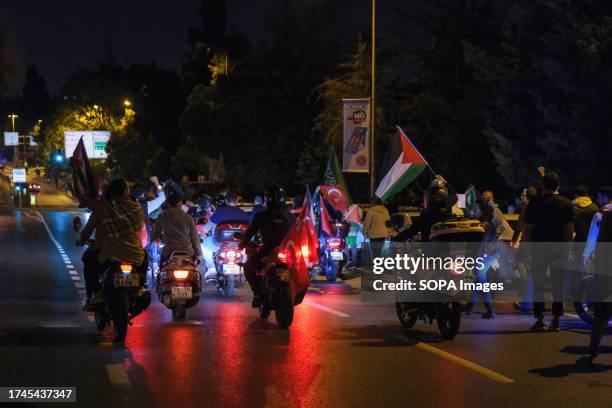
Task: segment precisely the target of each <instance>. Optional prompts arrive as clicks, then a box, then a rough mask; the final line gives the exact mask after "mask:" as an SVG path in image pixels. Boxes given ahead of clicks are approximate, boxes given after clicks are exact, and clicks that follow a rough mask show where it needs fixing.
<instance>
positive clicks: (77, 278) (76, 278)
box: [70, 276, 81, 281]
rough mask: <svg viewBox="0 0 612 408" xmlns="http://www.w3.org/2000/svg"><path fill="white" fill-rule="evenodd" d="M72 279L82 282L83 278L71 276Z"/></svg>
mask: <svg viewBox="0 0 612 408" xmlns="http://www.w3.org/2000/svg"><path fill="white" fill-rule="evenodd" d="M70 279H72V280H73V281H80V280H81V278H79V277H78V276H71V277H70Z"/></svg>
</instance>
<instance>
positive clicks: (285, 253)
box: [278, 249, 289, 262]
mask: <svg viewBox="0 0 612 408" xmlns="http://www.w3.org/2000/svg"><path fill="white" fill-rule="evenodd" d="M278 260H279V261H281V262H287V261H288V260H289V250H288V249H281V250H280V251H278Z"/></svg>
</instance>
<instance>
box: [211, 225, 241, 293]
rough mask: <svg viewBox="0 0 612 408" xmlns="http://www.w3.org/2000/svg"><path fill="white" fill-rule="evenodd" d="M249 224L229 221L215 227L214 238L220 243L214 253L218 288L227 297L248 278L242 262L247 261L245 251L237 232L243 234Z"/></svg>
mask: <svg viewBox="0 0 612 408" xmlns="http://www.w3.org/2000/svg"><path fill="white" fill-rule="evenodd" d="M247 229H248V225H245V224H242V223H238V222H236V223H234V222H228V223H223V224H219V225H217V226H216V227H215V233H214V239H215V241H216V242H217V243H218V244H219V245H220V247H219V250H217V251H216V252H215V253H214V255H213V261H214V264H215V270H216V271H217V276H216V283H217V290H218V291H219V293H220V294H222V295H223V296H225V297H226V298H231V297H232V296H234V290H235V288H237V287H240V286H242V285H243V284H244V283H245V282H246V279H245V277H244V270H243V268H242V264H243V263H244V261H245V255H244V252H243V251H242V250H241V249H240V248H239V247H238V245H239V243H240V241H239V240H238V239H236V237H235V235H236V234H242V233H243V232H244V231H246V230H247Z"/></svg>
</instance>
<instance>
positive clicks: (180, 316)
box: [172, 304, 187, 320]
mask: <svg viewBox="0 0 612 408" xmlns="http://www.w3.org/2000/svg"><path fill="white" fill-rule="evenodd" d="M186 314H187V311H186V309H185V305H183V304H178V305H176V306H175V307H174V309H172V320H184V319H185V316H186Z"/></svg>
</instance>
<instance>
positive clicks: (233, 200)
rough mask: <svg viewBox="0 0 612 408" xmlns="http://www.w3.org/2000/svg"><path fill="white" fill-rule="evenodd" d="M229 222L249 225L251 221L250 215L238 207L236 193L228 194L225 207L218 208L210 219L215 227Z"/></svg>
mask: <svg viewBox="0 0 612 408" xmlns="http://www.w3.org/2000/svg"><path fill="white" fill-rule="evenodd" d="M228 221H236V222H241V223H243V224H247V225H248V224H249V223H250V221H251V218H250V217H249V214H248V213H247V212H246V211H244V210H243V209H242V208H240V207H238V200H237V197H236V194H234V193H227V195H226V196H225V206H222V207H219V208H217V209H216V210H215V212H214V213H213V215H212V217H210V222H211V223H213V224H214V225H219V224H223V223H224V222H228Z"/></svg>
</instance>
